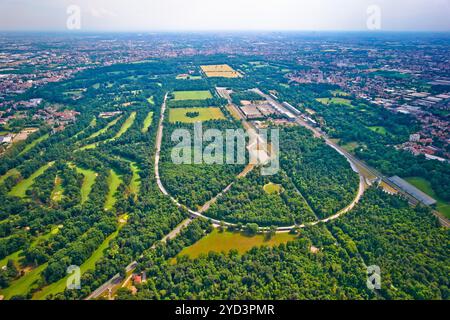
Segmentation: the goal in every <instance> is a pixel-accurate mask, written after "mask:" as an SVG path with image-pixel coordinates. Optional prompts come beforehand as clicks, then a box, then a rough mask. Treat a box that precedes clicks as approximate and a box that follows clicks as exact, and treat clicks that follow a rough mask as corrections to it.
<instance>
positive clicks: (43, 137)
mask: <svg viewBox="0 0 450 320" xmlns="http://www.w3.org/2000/svg"><path fill="white" fill-rule="evenodd" d="M48 137H50V134H48V133H47V134H44V135H43V136H42V137H39V138H37V139H35V140H33V141H32V142H31V143H29V144H27V146H26V147H25V148H24V149H23V150H22V151H21V152H20V153H19V156H22V155H24V154H25V153H27V152H28V151H30V150H31V149H32V148H34V147H35V146H36V145H37V144H38V143H41V142H42V141H44V140H47V139H48Z"/></svg>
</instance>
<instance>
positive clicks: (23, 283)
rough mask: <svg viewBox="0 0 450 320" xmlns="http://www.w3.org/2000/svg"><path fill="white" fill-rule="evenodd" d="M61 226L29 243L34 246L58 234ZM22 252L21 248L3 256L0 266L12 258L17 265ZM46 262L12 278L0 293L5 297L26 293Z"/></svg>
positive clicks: (38, 277) (38, 276) (43, 268)
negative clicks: (16, 277) (14, 278)
mask: <svg viewBox="0 0 450 320" xmlns="http://www.w3.org/2000/svg"><path fill="white" fill-rule="evenodd" d="M60 228H61V226H58V227H55V228H53V229H52V230H51V231H50V232H49V233H47V234H44V235H42V236H40V237H38V238H36V240H34V241H33V242H32V243H31V245H30V246H31V247H35V246H36V245H37V244H39V243H40V242H42V241H44V240H47V239H49V238H50V237H51V236H54V235H56V234H58V232H59V230H60ZM22 252H23V250H19V251H17V252H15V253H14V254H12V255H10V256H8V257H6V258H4V259H3V260H2V261H1V262H0V268H1V267H3V266H5V265H6V264H7V263H8V260H13V261H14V264H15V265H16V266H17V267H20V266H19V259H20V255H21V253H22ZM47 265H48V263H47V262H46V263H44V264H43V265H40V266H38V267H37V268H34V269H32V270H30V271H26V272H25V274H24V275H23V276H21V277H20V278H18V279H16V280H13V281H12V282H11V284H10V286H9V287H7V288H5V289H0V295H3V296H4V298H5V299H10V298H12V297H13V296H16V295H25V294H27V293H28V291H29V290H30V288H31V286H32V285H33V284H34V283H35V282H36V281H37V280H39V279H40V276H41V273H42V272H43V271H44V270H45V268H46V267H47Z"/></svg>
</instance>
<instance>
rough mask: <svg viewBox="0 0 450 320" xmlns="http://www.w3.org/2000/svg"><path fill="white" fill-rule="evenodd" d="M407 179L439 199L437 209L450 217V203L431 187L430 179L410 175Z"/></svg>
mask: <svg viewBox="0 0 450 320" xmlns="http://www.w3.org/2000/svg"><path fill="white" fill-rule="evenodd" d="M405 180H406V181H408V182H409V183H411V184H412V185H413V186H415V187H416V188H417V189H419V190H420V191H422V192H424V193H426V194H427V195H429V196H430V197H432V198H433V199H435V200H436V201H437V204H436V210H437V211H439V212H440V213H442V214H443V215H445V216H446V217H447V218H449V219H450V203H449V202H447V201H445V200H444V199H442V198H441V197H439V196H438V195H437V194H436V192H435V191H434V190H433V188H432V187H431V183H430V182H429V181H428V180H426V179H424V178H421V177H409V178H405Z"/></svg>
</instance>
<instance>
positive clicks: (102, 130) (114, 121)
mask: <svg viewBox="0 0 450 320" xmlns="http://www.w3.org/2000/svg"><path fill="white" fill-rule="evenodd" d="M121 118H122V116H120V117H117V118H116V119H114V120H113V121H111V122H110V123H108V124H107V125H106V126H105V127H104V128H102V129H100V130H98V131H96V132H94V133H93V134H91V135H90V136H89V138H88V139H93V138H97V137H98V136H99V135H101V134H104V133H105V132H106V131H108V130H109V128H111V127H112V126H114V125H115V124H116V123H117V122H118V121H119V120H120V119H121Z"/></svg>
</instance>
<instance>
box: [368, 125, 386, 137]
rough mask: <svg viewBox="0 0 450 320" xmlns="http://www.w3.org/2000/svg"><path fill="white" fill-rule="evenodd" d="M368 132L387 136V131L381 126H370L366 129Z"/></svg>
mask: <svg viewBox="0 0 450 320" xmlns="http://www.w3.org/2000/svg"><path fill="white" fill-rule="evenodd" d="M367 128H369V129H370V130H372V131H373V132H376V133H379V134H381V135H383V136H384V135H386V134H387V130H386V128H385V127H382V126H372V127H367Z"/></svg>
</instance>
